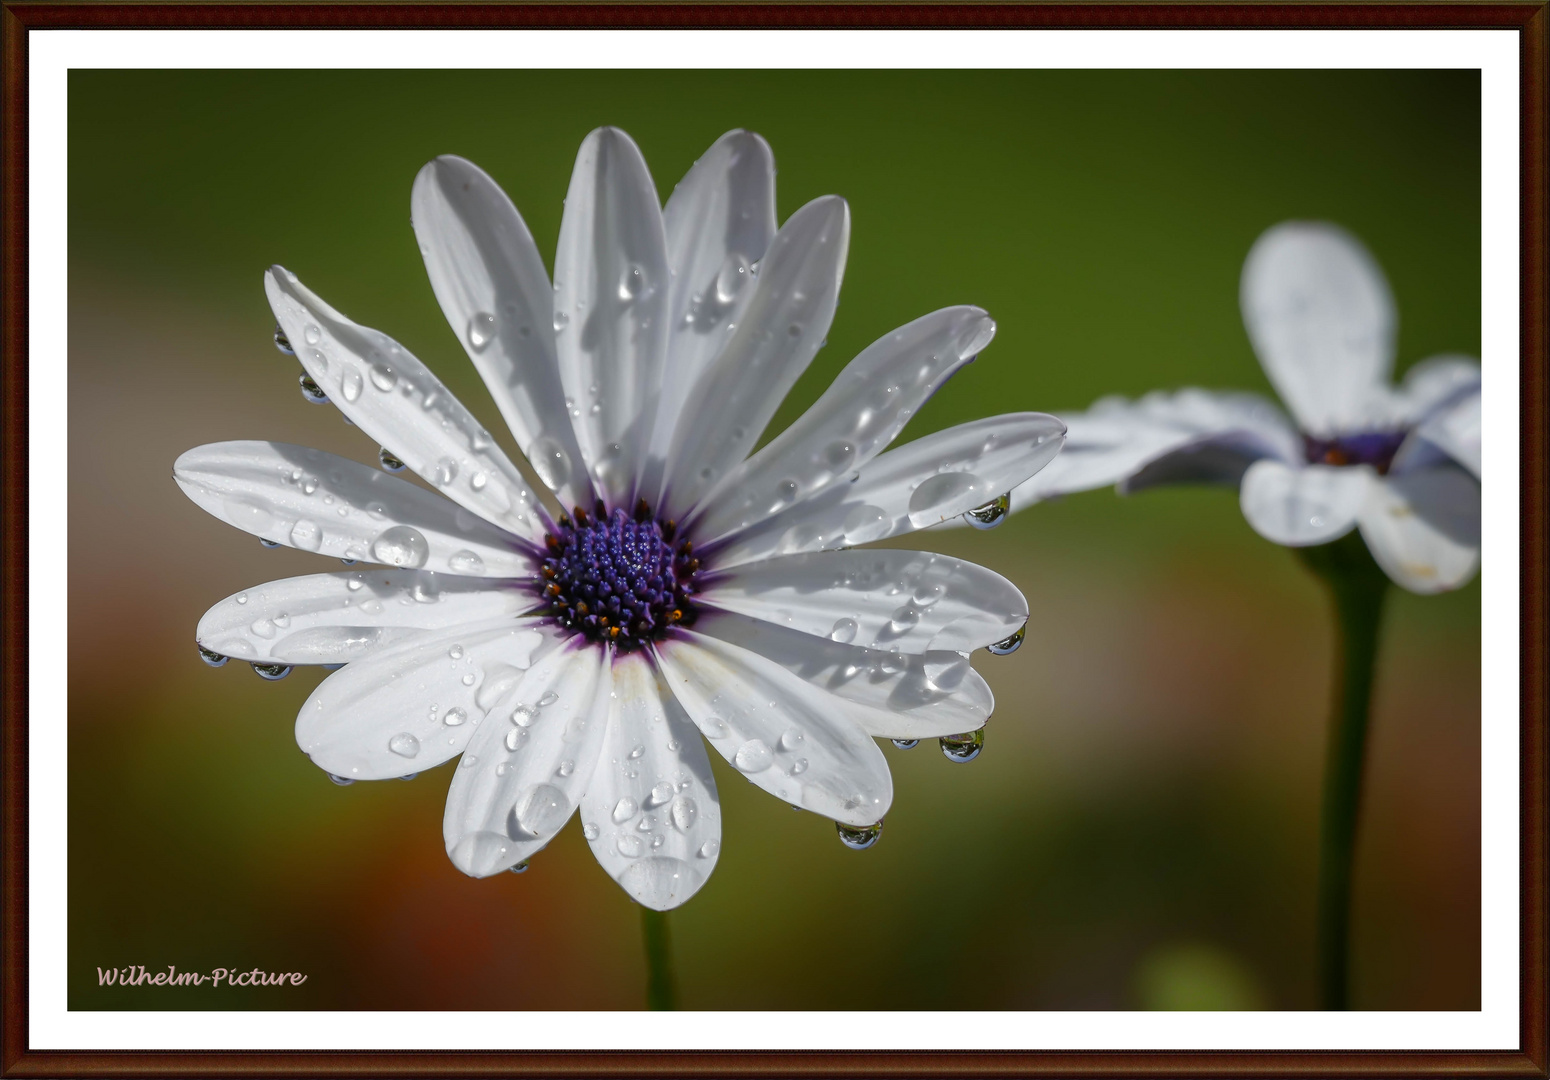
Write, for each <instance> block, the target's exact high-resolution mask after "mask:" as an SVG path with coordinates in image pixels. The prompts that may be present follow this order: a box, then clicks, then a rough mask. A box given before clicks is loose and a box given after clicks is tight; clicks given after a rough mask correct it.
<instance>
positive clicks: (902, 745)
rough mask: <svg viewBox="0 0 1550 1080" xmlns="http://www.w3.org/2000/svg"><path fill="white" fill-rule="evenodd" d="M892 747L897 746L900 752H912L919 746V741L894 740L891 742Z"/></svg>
mask: <svg viewBox="0 0 1550 1080" xmlns="http://www.w3.org/2000/svg"><path fill="white" fill-rule="evenodd" d="M893 745H895V746H897V747H898V748H899V749H900V750H913V749H915V747H917V746H919V745H920V740H919V739H894V740H893Z"/></svg>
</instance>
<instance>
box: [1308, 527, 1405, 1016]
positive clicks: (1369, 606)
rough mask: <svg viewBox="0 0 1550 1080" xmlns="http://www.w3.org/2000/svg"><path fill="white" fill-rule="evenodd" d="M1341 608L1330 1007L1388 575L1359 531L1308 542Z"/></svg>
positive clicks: (1324, 951)
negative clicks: (1323, 541) (1332, 539)
mask: <svg viewBox="0 0 1550 1080" xmlns="http://www.w3.org/2000/svg"><path fill="white" fill-rule="evenodd" d="M1298 553H1299V554H1300V555H1301V556H1302V559H1303V562H1304V564H1305V565H1307V567H1308V568H1309V569H1310V570H1312V571H1313V573H1314V574H1315V575H1317V576H1318V577H1319V578H1320V579H1321V580H1322V581H1323V582H1324V584H1325V585H1326V586H1328V588H1329V592H1330V597H1331V599H1332V600H1333V601H1334V608H1335V658H1334V660H1335V662H1334V679H1333V680H1332V688H1333V695H1332V701H1331V710H1330V718H1329V744H1328V747H1327V749H1326V752H1325V759H1324V798H1323V806H1322V810H1321V815H1320V822H1319V887H1318V890H1319V891H1318V965H1319V967H1318V980H1319V982H1318V985H1319V1005H1320V1007H1321V1008H1324V1009H1345V1008H1348V1007H1349V992H1350V941H1351V878H1352V863H1353V862H1354V858H1355V854H1356V824H1357V815H1358V814H1359V812H1360V809H1361V796H1362V772H1363V764H1364V759H1365V757H1366V750H1367V718H1368V712H1369V710H1370V708H1371V705H1372V683H1373V669H1374V667H1375V666H1376V662H1377V658H1378V630H1379V626H1380V623H1381V620H1382V616H1383V600H1384V597H1385V596H1387V594H1388V587H1389V579H1388V576H1387V575H1386V574H1385V573H1384V572H1383V570H1382V569H1381V568H1379V567H1378V565H1377V564H1376V563H1374V562H1373V559H1372V555H1371V554H1370V553H1369V552H1368V551H1367V545H1366V544H1365V543H1364V542H1363V541H1362V539H1361V536H1360V534H1358V533H1354V532H1353V533H1351V534H1349V535H1347V536H1345V537H1343V538H1342V539H1340V540H1337V541H1335V542H1334V543H1331V544H1323V545H1321V546H1319V547H1312V548H1301V549H1299V552H1298Z"/></svg>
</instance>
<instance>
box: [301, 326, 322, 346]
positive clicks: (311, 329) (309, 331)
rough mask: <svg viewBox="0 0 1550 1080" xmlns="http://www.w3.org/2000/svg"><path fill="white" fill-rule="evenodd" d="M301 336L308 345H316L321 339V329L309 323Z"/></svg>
mask: <svg viewBox="0 0 1550 1080" xmlns="http://www.w3.org/2000/svg"><path fill="white" fill-rule="evenodd" d="M302 336H303V337H305V338H306V339H307V344H308V345H316V344H317V343H318V342H320V341H322V340H323V331H322V330H320V329H318V328H317V326H315V325H313V324H310V323H309V324H308V326H307V328H306V329H305V330H303V331H302Z"/></svg>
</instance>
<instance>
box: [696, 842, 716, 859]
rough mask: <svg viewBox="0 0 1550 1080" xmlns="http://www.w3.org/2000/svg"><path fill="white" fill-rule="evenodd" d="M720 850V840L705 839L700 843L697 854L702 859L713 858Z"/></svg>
mask: <svg viewBox="0 0 1550 1080" xmlns="http://www.w3.org/2000/svg"><path fill="white" fill-rule="evenodd" d="M720 850H721V842H720V841H719V840H707V841H705V842H704V843H703V844H701V845H700V851H699V855H700V858H702V859H714V858H715V857H716V853H717V852H718V851H720Z"/></svg>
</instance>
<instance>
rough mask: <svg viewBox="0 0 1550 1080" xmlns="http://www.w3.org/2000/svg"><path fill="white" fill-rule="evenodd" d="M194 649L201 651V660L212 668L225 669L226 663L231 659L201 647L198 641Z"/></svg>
mask: <svg viewBox="0 0 1550 1080" xmlns="http://www.w3.org/2000/svg"><path fill="white" fill-rule="evenodd" d="M194 647H195V648H196V649H198V650H199V659H201V660H203V661H204V662H205V663H207V664H209V665H210V666H211V667H224V666H225V664H226V661H227V660H229V659H230V657H226V656H222V655H221V654H220V653H218V652H212V651H211V650H209V649H207V648H205V647H204V646H203V645H200V644H199V643H198V642H197V641H196V642H195V643H194Z"/></svg>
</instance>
